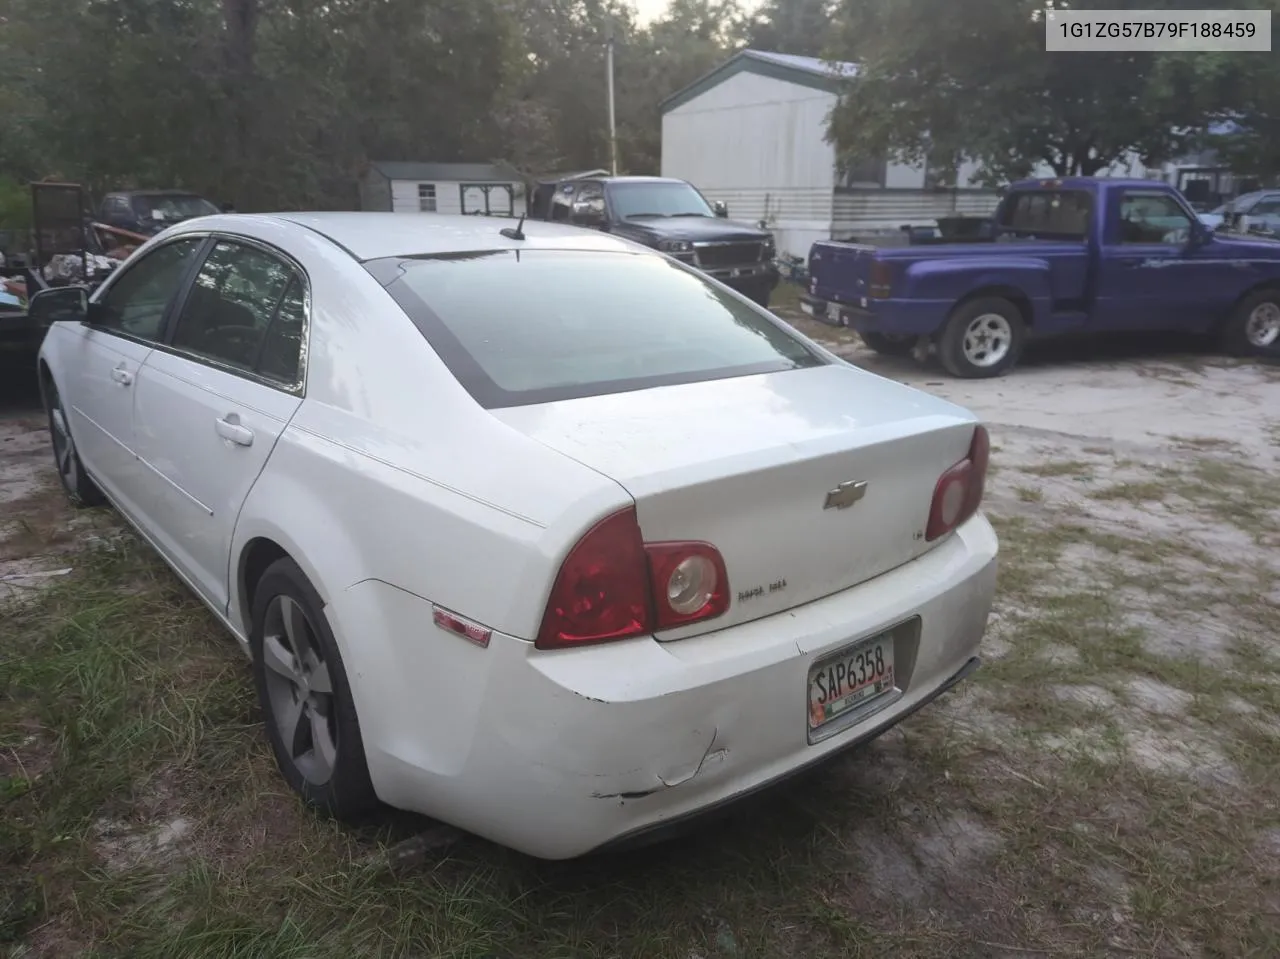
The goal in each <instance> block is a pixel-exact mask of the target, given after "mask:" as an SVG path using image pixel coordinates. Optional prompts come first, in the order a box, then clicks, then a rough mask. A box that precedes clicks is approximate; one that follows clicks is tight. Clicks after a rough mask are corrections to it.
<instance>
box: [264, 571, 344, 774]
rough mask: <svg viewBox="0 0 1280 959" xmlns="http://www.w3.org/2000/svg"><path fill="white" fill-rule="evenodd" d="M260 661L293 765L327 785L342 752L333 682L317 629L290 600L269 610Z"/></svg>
mask: <svg viewBox="0 0 1280 959" xmlns="http://www.w3.org/2000/svg"><path fill="white" fill-rule="evenodd" d="M262 660H263V665H264V666H265V667H266V670H265V672H266V685H267V700H268V705H269V708H270V710H271V716H270V717H269V720H270V721H271V722H272V723H274V724H275V727H276V731H277V732H278V733H279V734H280V739H281V741H282V742H283V743H284V747H285V751H286V753H287V754H288V758H289V761H290V762H292V763H293V765H294V767H295V768H296V769H297V770H298V772H299V773H301V774H302V776H303V778H304V779H306V780H307V781H308V782H310V783H312V784H314V785H317V786H319V785H323V784H325V783H327V782H328V781H329V779H330V777H332V775H333V767H334V761H335V760H336V758H337V753H338V736H337V723H336V717H335V716H334V698H333V682H332V679H331V677H330V674H329V665H328V663H326V662H325V661H324V656H323V652H322V647H321V646H320V643H319V641H318V640H317V638H316V631H315V626H314V625H313V624H312V622H311V621H310V619H308V618H307V614H306V612H305V611H304V610H303V608H302V606H301V605H299V604H298V603H297V602H296V601H295V600H293V599H292V598H290V597H288V596H283V595H282V596H277V597H275V598H274V599H273V600H272V601H271V603H270V605H269V606H267V614H266V617H265V621H264V623H263V634H262Z"/></svg>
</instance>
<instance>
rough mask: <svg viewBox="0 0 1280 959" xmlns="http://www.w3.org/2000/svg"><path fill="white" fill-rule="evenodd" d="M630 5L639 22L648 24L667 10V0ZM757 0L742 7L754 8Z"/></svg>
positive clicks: (645, 0)
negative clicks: (637, 15) (634, 10)
mask: <svg viewBox="0 0 1280 959" xmlns="http://www.w3.org/2000/svg"><path fill="white" fill-rule="evenodd" d="M631 3H632V5H633V6H634V7H635V8H636V11H637V12H638V13H639V14H640V22H641V23H648V22H649V21H650V20H653V19H655V18H656V17H659V16H661V15H662V11H663V10H665V9H667V0H631ZM756 3H757V0H746V2H744V3H743V4H742V5H743V6H744V7H746V8H747V9H751V8H752V7H754V6H756Z"/></svg>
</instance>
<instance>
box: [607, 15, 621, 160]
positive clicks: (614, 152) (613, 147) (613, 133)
mask: <svg viewBox="0 0 1280 959" xmlns="http://www.w3.org/2000/svg"><path fill="white" fill-rule="evenodd" d="M604 49H605V64H606V69H607V70H608V74H609V77H608V84H607V86H608V89H609V172H610V173H612V174H613V175H614V176H617V175H618V130H617V125H616V123H615V122H614V113H613V34H612V33H610V35H609V39H608V41H607V42H606V44H605V48H604Z"/></svg>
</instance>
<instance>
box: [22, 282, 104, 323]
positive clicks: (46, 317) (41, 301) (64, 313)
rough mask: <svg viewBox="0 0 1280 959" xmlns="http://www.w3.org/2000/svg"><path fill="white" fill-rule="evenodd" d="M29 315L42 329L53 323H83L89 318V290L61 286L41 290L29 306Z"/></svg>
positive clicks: (80, 287)
mask: <svg viewBox="0 0 1280 959" xmlns="http://www.w3.org/2000/svg"><path fill="white" fill-rule="evenodd" d="M27 315H28V316H29V317H30V318H31V319H32V320H34V321H35V322H36V324H37V325H38V326H40V327H47V326H49V325H50V324H52V323H83V322H84V321H85V319H86V318H88V316H89V288H88V287H85V286H59V287H55V288H53V289H49V290H41V291H40V292H39V293H37V294H35V295H34V296H33V297H31V300H30V302H29V303H28V304H27Z"/></svg>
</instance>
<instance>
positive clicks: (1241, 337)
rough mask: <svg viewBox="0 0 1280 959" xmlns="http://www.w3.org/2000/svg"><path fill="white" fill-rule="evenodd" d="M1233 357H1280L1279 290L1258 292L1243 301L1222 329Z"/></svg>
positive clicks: (1226, 344) (1223, 340)
mask: <svg viewBox="0 0 1280 959" xmlns="http://www.w3.org/2000/svg"><path fill="white" fill-rule="evenodd" d="M1222 348H1223V350H1224V351H1225V352H1226V353H1227V354H1229V355H1230V356H1275V355H1280V290H1259V291H1258V292H1257V293H1254V294H1251V295H1250V296H1246V297H1245V298H1244V299H1243V300H1241V301H1240V302H1239V303H1238V304H1237V305H1236V308H1235V309H1234V310H1232V312H1231V315H1230V316H1229V317H1228V318H1227V322H1226V323H1225V324H1223V327H1222Z"/></svg>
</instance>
